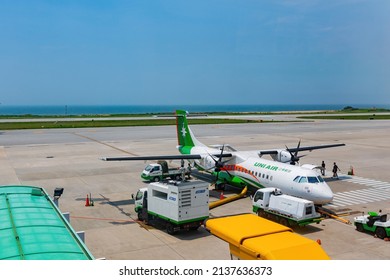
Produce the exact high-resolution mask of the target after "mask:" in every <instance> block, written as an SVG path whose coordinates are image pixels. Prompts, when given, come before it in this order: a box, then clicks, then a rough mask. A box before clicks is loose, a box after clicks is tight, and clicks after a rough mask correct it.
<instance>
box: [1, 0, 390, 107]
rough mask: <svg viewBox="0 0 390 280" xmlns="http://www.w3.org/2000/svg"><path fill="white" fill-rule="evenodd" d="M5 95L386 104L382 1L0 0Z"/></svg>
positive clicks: (94, 101) (76, 100)
mask: <svg viewBox="0 0 390 280" xmlns="http://www.w3.org/2000/svg"><path fill="white" fill-rule="evenodd" d="M0 3H1V5H0V7H1V8H0V103H1V104H3V105H18V104H21V105H64V104H67V105H104V104H107V105H116V104H118V105H123V104H126V105H127V104H129V105H138V104H139V105H148V104H153V105H160V104H161V105H169V104H178V105H182V104H183V105H186V104H196V105H198V104H199V105H203V104H365V103H368V104H381V103H382V104H390V51H389V50H390V28H389V26H390V17H389V15H390V1H388V0H367V1H365V0H327V1H320V0H318V1H316V0H288V1H287V0H286V1H278V0H274V1H261V0H223V1H222V0H197V1H191V0H189V1H182V0H164V1H162V0H161V1H160V0H153V1H146V0H112V1H103V0H91V1H87V0H86V1H82V0H78V1H73V0H68V1H54V0H51V1H49V0H46V1H39V0H35V1H18V0H11V1H8V0H0Z"/></svg>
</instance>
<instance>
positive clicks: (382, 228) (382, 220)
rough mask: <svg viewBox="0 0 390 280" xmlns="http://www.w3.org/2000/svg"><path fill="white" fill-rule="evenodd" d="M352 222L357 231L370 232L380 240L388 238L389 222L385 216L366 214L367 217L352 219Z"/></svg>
mask: <svg viewBox="0 0 390 280" xmlns="http://www.w3.org/2000/svg"><path fill="white" fill-rule="evenodd" d="M353 220H354V221H353V224H354V225H355V227H356V230H357V231H360V232H364V231H368V232H372V233H374V234H375V235H376V236H377V237H379V238H382V239H384V238H389V237H390V220H387V214H381V213H380V212H379V213H377V212H368V214H367V215H362V216H358V217H354V218H353Z"/></svg>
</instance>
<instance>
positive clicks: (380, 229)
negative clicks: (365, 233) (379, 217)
mask: <svg viewBox="0 0 390 280" xmlns="http://www.w3.org/2000/svg"><path fill="white" fill-rule="evenodd" d="M375 234H376V236H378V237H379V238H380V239H384V238H385V237H386V236H387V234H386V230H385V229H384V228H383V227H377V228H376V230H375Z"/></svg>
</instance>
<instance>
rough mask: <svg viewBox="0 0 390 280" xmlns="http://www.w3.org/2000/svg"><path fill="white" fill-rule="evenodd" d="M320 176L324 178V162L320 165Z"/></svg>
mask: <svg viewBox="0 0 390 280" xmlns="http://www.w3.org/2000/svg"><path fill="white" fill-rule="evenodd" d="M321 175H322V176H325V162H324V161H322V163H321Z"/></svg>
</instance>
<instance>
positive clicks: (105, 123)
mask: <svg viewBox="0 0 390 280" xmlns="http://www.w3.org/2000/svg"><path fill="white" fill-rule="evenodd" d="M188 122H189V124H236V123H262V122H272V121H263V120H242V119H189V120H188ZM162 125H176V120H175V119H155V118H154V119H151V120H148V119H145V120H86V121H52V122H47V121H45V122H0V130H15V129H48V128H93V127H121V126H162Z"/></svg>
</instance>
